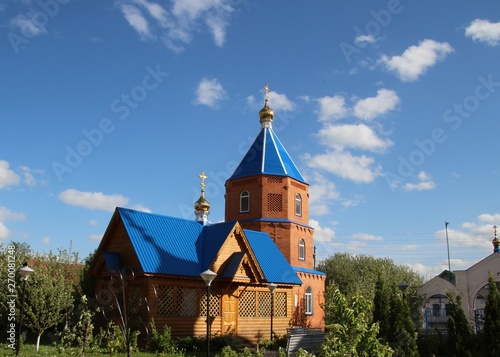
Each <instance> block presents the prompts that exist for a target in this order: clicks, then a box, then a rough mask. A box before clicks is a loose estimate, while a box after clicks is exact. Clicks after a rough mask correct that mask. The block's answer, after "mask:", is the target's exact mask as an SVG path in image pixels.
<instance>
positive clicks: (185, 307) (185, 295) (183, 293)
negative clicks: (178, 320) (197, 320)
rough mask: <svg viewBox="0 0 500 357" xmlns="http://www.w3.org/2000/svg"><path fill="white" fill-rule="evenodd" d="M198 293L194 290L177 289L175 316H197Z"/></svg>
mask: <svg viewBox="0 0 500 357" xmlns="http://www.w3.org/2000/svg"><path fill="white" fill-rule="evenodd" d="M197 305H198V291H197V289H194V288H179V287H178V288H177V316H182V317H194V316H196V315H197V312H198V311H197V310H198V308H197Z"/></svg>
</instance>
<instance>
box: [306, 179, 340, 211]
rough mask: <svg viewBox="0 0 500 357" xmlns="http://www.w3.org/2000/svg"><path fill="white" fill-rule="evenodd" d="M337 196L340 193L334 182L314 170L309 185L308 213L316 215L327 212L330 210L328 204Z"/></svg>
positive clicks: (336, 198)
mask: <svg viewBox="0 0 500 357" xmlns="http://www.w3.org/2000/svg"><path fill="white" fill-rule="evenodd" d="M339 198H340V193H339V192H338V191H337V189H336V187H335V183H333V182H331V181H328V180H327V179H326V178H325V177H324V176H323V175H321V174H320V173H318V172H315V173H314V175H313V179H312V183H311V185H310V186H309V214H310V215H316V216H322V215H325V214H328V213H329V211H330V210H329V208H328V204H329V203H331V201H335V200H338V199H339Z"/></svg>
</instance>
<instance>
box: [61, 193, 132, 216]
mask: <svg viewBox="0 0 500 357" xmlns="http://www.w3.org/2000/svg"><path fill="white" fill-rule="evenodd" d="M59 199H60V200H61V201H63V202H64V203H66V204H69V205H72V206H78V207H83V208H88V209H95V210H102V211H114V209H115V208H116V207H117V206H126V205H127V204H128V199H127V197H125V196H122V195H105V194H103V193H102V192H81V191H77V190H75V189H68V190H66V191H63V192H61V193H60V194H59Z"/></svg>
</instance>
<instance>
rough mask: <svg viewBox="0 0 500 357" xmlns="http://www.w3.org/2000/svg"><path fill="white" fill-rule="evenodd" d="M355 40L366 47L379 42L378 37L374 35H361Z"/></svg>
mask: <svg viewBox="0 0 500 357" xmlns="http://www.w3.org/2000/svg"><path fill="white" fill-rule="evenodd" d="M354 42H355V43H356V44H357V45H359V46H360V47H364V46H366V45H367V44H371V43H375V42H377V39H376V38H375V37H374V36H373V35H359V36H357V37H356V38H355V39H354Z"/></svg>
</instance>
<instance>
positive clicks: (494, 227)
mask: <svg viewBox="0 0 500 357" xmlns="http://www.w3.org/2000/svg"><path fill="white" fill-rule="evenodd" d="M497 228H498V227H497V225H496V224H495V225H494V226H493V230H494V231H495V238H496V237H497Z"/></svg>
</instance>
